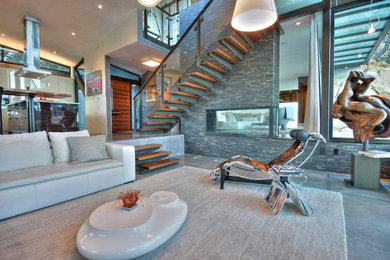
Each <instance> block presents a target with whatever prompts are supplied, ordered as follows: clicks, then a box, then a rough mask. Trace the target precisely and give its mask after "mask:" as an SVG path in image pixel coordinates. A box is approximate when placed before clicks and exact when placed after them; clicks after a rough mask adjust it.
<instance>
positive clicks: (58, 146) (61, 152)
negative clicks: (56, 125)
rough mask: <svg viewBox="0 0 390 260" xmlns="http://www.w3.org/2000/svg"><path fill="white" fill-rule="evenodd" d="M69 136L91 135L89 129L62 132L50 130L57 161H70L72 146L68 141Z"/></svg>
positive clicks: (55, 160)
mask: <svg viewBox="0 0 390 260" xmlns="http://www.w3.org/2000/svg"><path fill="white" fill-rule="evenodd" d="M69 136H89V132H88V130H83V131H75V132H62V133H56V132H49V137H50V141H51V146H52V148H53V155H54V162H55V163H67V162H70V148H69V145H68V142H67V141H66V138H67V137H69Z"/></svg>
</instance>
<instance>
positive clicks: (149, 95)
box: [146, 85, 156, 102]
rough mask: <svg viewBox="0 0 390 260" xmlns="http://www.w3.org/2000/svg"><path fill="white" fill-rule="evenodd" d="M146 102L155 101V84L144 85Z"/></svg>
mask: <svg viewBox="0 0 390 260" xmlns="http://www.w3.org/2000/svg"><path fill="white" fill-rule="evenodd" d="M146 102H156V86H154V85H153V86H147V87H146Z"/></svg>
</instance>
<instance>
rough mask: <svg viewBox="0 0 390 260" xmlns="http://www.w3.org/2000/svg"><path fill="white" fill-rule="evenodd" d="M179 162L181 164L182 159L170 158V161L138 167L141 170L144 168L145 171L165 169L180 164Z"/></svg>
mask: <svg viewBox="0 0 390 260" xmlns="http://www.w3.org/2000/svg"><path fill="white" fill-rule="evenodd" d="M179 162H180V159H176V158H168V159H164V160H161V161H157V162H151V163H146V164H140V165H138V166H139V167H140V168H142V169H145V170H154V169H158V168H161V167H164V166H168V165H172V164H176V163H179Z"/></svg>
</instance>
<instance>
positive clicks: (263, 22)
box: [232, 0, 278, 32]
mask: <svg viewBox="0 0 390 260" xmlns="http://www.w3.org/2000/svg"><path fill="white" fill-rule="evenodd" d="M277 19H278V13H277V12H276V6H275V1H274V0H237V2H236V7H235V8H234V13H233V19H232V26H233V28H234V29H236V30H238V31H242V32H254V31H260V30H263V29H265V28H267V27H270V26H271V25H273V24H274V23H275V22H276V20H277Z"/></svg>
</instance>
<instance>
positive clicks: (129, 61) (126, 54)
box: [108, 42, 168, 74]
mask: <svg viewBox="0 0 390 260" xmlns="http://www.w3.org/2000/svg"><path fill="white" fill-rule="evenodd" d="M167 52H168V51H166V52H162V51H159V50H157V49H155V48H153V47H150V46H148V45H145V44H142V43H140V42H135V43H133V44H130V45H127V46H125V47H123V48H121V49H118V50H116V51H114V52H111V53H109V54H108V55H109V56H110V58H111V61H113V62H115V63H117V64H126V65H127V66H130V67H134V68H136V69H138V71H140V72H141V73H140V74H143V73H145V72H146V71H148V70H154V68H151V67H148V66H146V65H143V64H142V63H143V62H145V61H147V60H155V61H158V62H161V61H162V60H163V59H164V57H165V56H166V54H167ZM134 73H136V72H135V71H134Z"/></svg>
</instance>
